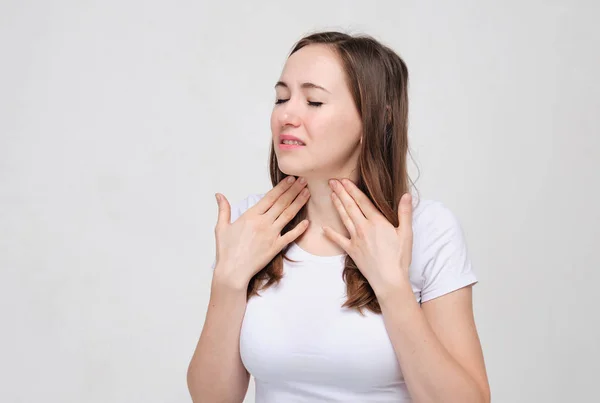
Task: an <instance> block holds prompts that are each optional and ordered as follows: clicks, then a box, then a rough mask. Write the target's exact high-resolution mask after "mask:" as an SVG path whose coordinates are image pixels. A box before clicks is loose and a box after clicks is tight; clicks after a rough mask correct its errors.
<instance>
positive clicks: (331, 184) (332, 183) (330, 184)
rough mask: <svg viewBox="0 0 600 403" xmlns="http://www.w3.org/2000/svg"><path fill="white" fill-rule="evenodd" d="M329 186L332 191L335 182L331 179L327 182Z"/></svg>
mask: <svg viewBox="0 0 600 403" xmlns="http://www.w3.org/2000/svg"><path fill="white" fill-rule="evenodd" d="M329 186H331V188H332V189H335V181H334V180H333V179H330V180H329Z"/></svg>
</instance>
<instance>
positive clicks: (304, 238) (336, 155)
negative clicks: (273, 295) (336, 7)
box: [271, 45, 490, 403]
mask: <svg viewBox="0 0 600 403" xmlns="http://www.w3.org/2000/svg"><path fill="white" fill-rule="evenodd" d="M280 82H283V83H284V85H277V86H276V99H277V100H278V101H277V103H276V105H275V106H274V108H273V112H272V115H271V131H272V135H273V142H274V148H275V152H276V155H277V158H278V161H279V168H280V169H281V171H282V172H284V173H285V174H288V175H295V176H303V177H305V178H306V180H307V188H308V189H309V191H310V199H309V201H308V203H307V205H306V206H307V215H308V219H309V220H310V225H309V228H308V229H307V230H306V231H305V232H304V233H303V234H302V235H301V236H300V237H299V238H298V239H297V240H296V242H297V243H298V244H300V246H301V247H302V248H303V249H305V250H307V251H309V252H310V253H313V254H315V255H321V256H327V255H337V254H341V253H348V254H349V255H350V256H351V257H352V258H353V259H354V261H355V262H356V263H357V266H358V267H359V269H360V270H361V272H362V273H363V275H364V276H365V277H366V278H367V280H369V283H370V284H371V286H372V287H373V290H374V291H375V294H376V295H377V297H378V300H379V302H380V305H381V307H382V314H383V317H384V323H385V325H386V330H387V332H388V334H389V336H390V340H391V341H392V344H393V346H394V350H395V352H396V356H397V357H398V360H399V362H401V363H402V368H403V374H404V376H405V379H406V382H407V386H408V388H409V391H410V393H411V395H412V396H413V398H414V399H415V401H419V402H442V401H443V402H477V403H480V402H489V401H490V390H489V384H488V380H487V374H486V370H485V364H484V359H483V354H482V350H481V344H480V341H479V337H478V335H477V330H476V327H475V320H474V316H473V307H472V287H471V286H468V287H463V288H461V289H459V290H456V291H454V292H451V293H448V294H446V295H443V296H441V297H438V298H435V299H433V300H430V301H427V302H425V303H423V304H422V305H419V304H418V302H417V301H416V300H415V298H414V295H413V292H412V288H411V286H410V282H409V280H408V267H409V265H410V262H411V256H410V254H411V251H412V206H411V203H410V195H408V194H407V195H405V196H404V197H403V201H404V203H402V202H401V204H400V206H399V209H398V214H399V218H400V225H399V227H398V228H395V227H393V225H392V224H391V223H389V222H388V221H387V220H386V219H385V217H384V216H383V215H381V214H380V213H379V211H378V210H377V209H376V208H375V206H374V205H373V204H372V203H371V201H370V200H369V199H368V198H367V197H366V195H364V194H363V193H362V192H361V191H360V190H359V189H358V188H357V187H356V186H355V185H354V183H356V181H357V172H356V163H357V158H358V155H359V154H358V153H359V150H360V147H359V145H360V141H361V136H362V131H361V122H360V116H359V114H358V111H357V110H356V108H355V106H354V103H353V101H352V97H351V95H350V92H349V90H348V87H347V86H346V83H345V80H344V71H343V70H342V66H341V64H340V62H339V60H338V59H337V57H336V55H335V54H334V53H333V52H332V51H331V50H330V49H328V48H327V47H325V46H323V45H310V46H307V47H305V48H303V49H301V50H299V51H298V52H296V53H294V54H293V55H292V56H291V57H290V58H289V59H288V61H287V63H286V65H285V67H284V69H283V71H282V74H281V77H280ZM304 83H312V84H314V85H317V86H321V87H324V88H325V89H326V90H323V89H318V88H314V86H309V87H306V85H303V84H304ZM314 102H319V103H321V102H322V104H321V105H320V106H315V105H314V104H313V103H314ZM282 133H285V134H291V135H294V136H296V137H298V138H300V139H301V141H303V142H304V143H305V144H306V147H302V148H299V149H294V150H281V149H279V147H278V145H279V135H280V134H282ZM343 178H346V179H344V180H342V179H343ZM330 179H334V180H333V181H331V182H330ZM375 239H376V240H377V242H375ZM363 268H369V270H368V271H363ZM398 307H403V309H398Z"/></svg>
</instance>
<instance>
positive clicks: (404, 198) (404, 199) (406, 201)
mask: <svg viewBox="0 0 600 403" xmlns="http://www.w3.org/2000/svg"><path fill="white" fill-rule="evenodd" d="M400 202H401V203H404V204H409V203H410V193H405V194H404V195H403V196H402V200H400Z"/></svg>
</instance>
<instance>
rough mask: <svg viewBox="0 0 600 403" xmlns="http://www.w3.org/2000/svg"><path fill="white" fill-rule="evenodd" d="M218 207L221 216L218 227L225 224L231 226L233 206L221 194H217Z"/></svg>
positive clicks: (218, 218) (218, 219)
mask: <svg viewBox="0 0 600 403" xmlns="http://www.w3.org/2000/svg"><path fill="white" fill-rule="evenodd" d="M215 198H216V199H217V205H218V206H219V216H218V217H217V227H220V226H221V225H224V224H231V206H230V205H229V201H227V198H226V197H225V196H224V195H222V194H221V193H215Z"/></svg>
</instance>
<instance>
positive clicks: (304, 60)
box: [281, 45, 345, 91]
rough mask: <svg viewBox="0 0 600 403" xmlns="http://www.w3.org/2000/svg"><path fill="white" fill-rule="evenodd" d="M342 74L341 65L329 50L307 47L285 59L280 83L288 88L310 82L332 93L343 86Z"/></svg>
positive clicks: (324, 47)
mask: <svg viewBox="0 0 600 403" xmlns="http://www.w3.org/2000/svg"><path fill="white" fill-rule="evenodd" d="M344 74H345V73H344V70H343V68H342V64H341V63H340V60H339V58H338V56H337V55H336V54H335V52H334V51H333V50H332V49H331V48H329V47H327V46H325V45H308V46H305V47H303V48H302V49H300V50H298V51H297V52H295V53H294V54H292V55H291V56H290V57H289V58H288V59H287V61H286V62H285V66H284V67H283V71H282V72H281V81H285V82H286V83H288V85H290V86H295V85H298V84H300V83H302V82H312V83H315V84H317V85H321V86H323V87H325V88H327V89H328V90H330V91H332V90H336V89H339V88H340V86H344Z"/></svg>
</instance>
